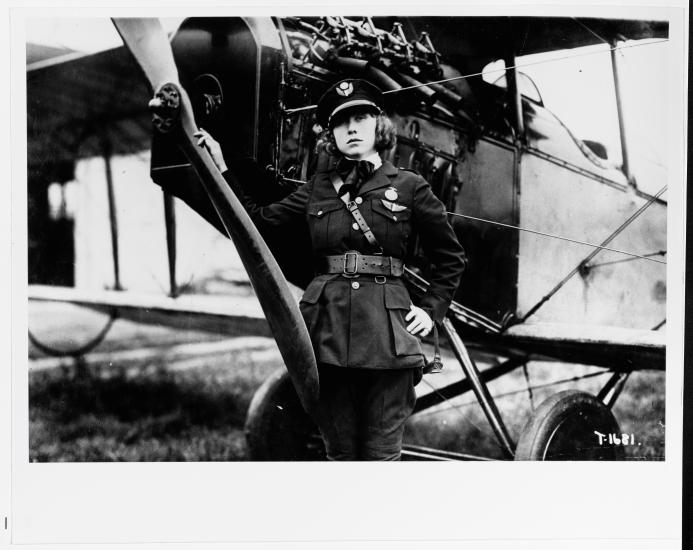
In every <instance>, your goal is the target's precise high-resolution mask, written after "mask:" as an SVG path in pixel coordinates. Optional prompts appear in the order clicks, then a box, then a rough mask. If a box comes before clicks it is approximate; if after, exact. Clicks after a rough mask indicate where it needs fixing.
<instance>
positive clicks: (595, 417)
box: [515, 390, 625, 460]
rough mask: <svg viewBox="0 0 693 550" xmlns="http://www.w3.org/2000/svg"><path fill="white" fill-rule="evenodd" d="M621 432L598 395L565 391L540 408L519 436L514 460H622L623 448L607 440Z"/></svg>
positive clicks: (623, 456) (623, 455) (545, 402)
mask: <svg viewBox="0 0 693 550" xmlns="http://www.w3.org/2000/svg"><path fill="white" fill-rule="evenodd" d="M595 431H597V432H599V433H601V434H604V435H605V436H606V437H602V438H600V437H599V436H598V435H597V434H595V433H594V432H595ZM620 432H621V430H620V428H619V426H618V422H617V421H616V418H614V415H613V414H612V412H611V410H609V408H608V407H607V406H606V405H604V403H602V402H601V401H600V400H599V399H597V398H596V397H595V396H593V395H591V394H589V393H585V392H581V391H577V390H566V391H562V392H559V393H557V394H555V395H552V396H551V397H549V398H548V399H547V400H546V401H544V402H543V403H542V404H541V405H539V407H537V409H536V411H535V412H534V414H533V415H532V417H531V418H530V419H529V421H528V422H527V424H526V425H525V428H524V430H523V431H522V434H521V435H520V439H519V441H518V443H517V449H516V450H515V460H623V459H624V458H625V453H624V450H623V447H622V446H619V445H614V444H609V443H608V439H607V438H608V435H609V434H620ZM600 440H601V444H600Z"/></svg>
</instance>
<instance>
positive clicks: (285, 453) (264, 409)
mask: <svg viewBox="0 0 693 550" xmlns="http://www.w3.org/2000/svg"><path fill="white" fill-rule="evenodd" d="M245 437H246V442H247V444H248V459H249V460H257V461H283V460H293V461H303V460H325V458H326V455H325V446H324V444H323V442H322V438H321V437H320V432H319V431H318V428H317V426H316V425H315V423H314V422H313V421H312V420H311V418H310V417H309V416H308V415H307V414H306V412H305V411H304V410H303V407H302V406H301V402H300V401H299V399H298V395H297V394H296V390H295V389H294V386H293V384H292V383H291V379H290V378H289V373H288V371H287V370H286V369H285V368H281V369H279V370H277V371H276V372H274V373H273V374H272V375H271V376H270V377H269V378H267V380H265V381H264V382H263V384H262V386H260V387H259V388H258V390H257V391H256V392H255V395H253V399H252V401H251V403H250V407H249V409H248V416H247V418H246V422H245Z"/></svg>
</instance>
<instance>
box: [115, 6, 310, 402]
mask: <svg viewBox="0 0 693 550" xmlns="http://www.w3.org/2000/svg"><path fill="white" fill-rule="evenodd" d="M122 21H123V20H118V22H117V23H116V26H117V27H118V32H119V33H120V34H121V36H122V37H123V41H124V42H125V45H126V46H127V47H128V48H129V49H130V50H131V51H132V52H133V55H134V56H135V59H136V60H137V61H138V63H140V66H141V67H142V69H143V70H144V71H145V73H146V75H147V78H148V79H149V81H150V83H152V86H153V88H154V90H155V91H157V90H158V89H159V87H160V86H161V84H166V85H167V86H169V84H170V83H174V84H176V88H177V94H175V95H177V96H179V97H180V117H179V120H178V123H177V124H176V125H175V127H174V128H173V129H172V130H171V131H172V135H174V136H176V138H177V141H178V144H179V145H180V147H181V149H182V150H183V152H184V153H185V155H186V157H187V158H188V160H189V161H190V163H191V164H192V166H193V168H194V169H195V171H196V172H197V174H198V176H199V178H200V181H201V183H202V185H203V187H204V189H205V191H206V192H207V195H208V196H209V198H210V200H211V202H212V204H213V205H214V208H215V210H216V211H217V214H218V215H219V218H220V219H221V221H222V224H223V225H224V227H225V228H226V231H227V233H228V234H229V237H231V239H232V240H233V242H234V244H235V245H236V249H237V250H238V254H239V256H240V258H241V260H242V261H243V265H244V266H245V268H246V271H247V272H248V277H249V278H250V281H251V283H252V285H253V288H254V289H255V293H256V294H257V297H258V300H259V301H260V305H261V306H262V309H263V312H264V313H265V316H266V317H267V322H268V323H269V325H270V328H271V330H272V334H273V335H274V338H275V340H276V341H277V346H278V347H279V351H280V353H281V355H282V358H283V360H284V363H285V364H286V367H287V369H288V371H289V374H290V376H291V380H292V382H293V383H294V386H295V387H296V391H297V393H298V396H299V398H300V399H301V403H302V404H303V406H304V408H305V409H306V410H307V411H308V412H311V411H312V410H314V406H315V404H316V402H317V398H318V395H319V384H318V370H317V364H316V360H315V354H314V353H313V346H312V344H311V342H310V336H309V334H308V329H307V328H306V325H305V323H304V321H303V317H302V316H301V312H300V311H299V309H298V305H297V304H296V301H295V299H294V297H293V295H292V294H291V291H290V290H289V286H288V283H287V282H286V279H285V278H284V275H283V273H282V272H281V270H280V268H279V265H278V264H277V261H276V260H275V259H274V256H272V254H271V252H270V251H269V248H267V245H266V244H265V242H264V240H263V239H262V237H261V236H260V234H259V233H258V231H257V229H256V227H255V225H254V224H253V222H252V221H251V220H250V218H249V216H248V214H247V213H246V211H245V209H244V208H243V205H241V203H240V201H239V200H238V198H237V197H236V196H235V195H234V193H233V192H232V191H231V189H230V188H229V186H228V185H227V184H226V181H225V180H224V178H223V176H222V175H221V174H220V173H219V170H218V169H217V167H216V165H215V164H214V162H213V161H212V159H211V157H210V156H209V153H208V152H207V150H206V149H204V148H201V147H199V146H198V145H197V141H196V139H195V138H194V136H193V134H194V133H195V132H196V131H197V125H196V124H195V119H194V117H193V111H192V107H191V104H190V100H189V98H188V95H187V93H186V92H185V90H184V89H183V88H182V87H181V86H180V84H177V81H178V78H177V75H176V76H175V79H173V80H169V77H170V76H171V75H172V74H173V72H172V69H171V66H170V64H171V63H172V62H173V54H172V53H171V48H170V45H169V42H168V38H167V37H166V34H165V33H164V32H163V29H162V27H161V25H160V24H159V23H158V21H156V24H152V23H151V21H152V20H144V21H143V22H142V24H139V23H138V22H137V21H138V20H132V19H130V20H125V21H126V23H125V24H124V25H123V24H121V22H122ZM130 33H132V34H130ZM146 33H152V35H153V36H148V37H147V36H145V34H146ZM164 46H165V47H164ZM158 56H161V57H162V59H163V61H162V67H163V68H162V67H159V66H158V64H157V61H158ZM173 69H174V70H175V64H174V65H173ZM154 83H156V84H154ZM169 88H170V86H169Z"/></svg>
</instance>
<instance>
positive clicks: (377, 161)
mask: <svg viewBox="0 0 693 550" xmlns="http://www.w3.org/2000/svg"><path fill="white" fill-rule="evenodd" d="M361 160H367V161H368V162H370V163H371V164H372V165H373V169H374V170H377V169H378V168H380V167H381V166H382V165H383V161H382V159H381V158H380V154H378V153H373V154H372V155H371V156H369V157H366V158H365V159H361Z"/></svg>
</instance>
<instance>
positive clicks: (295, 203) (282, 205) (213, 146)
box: [194, 128, 311, 227]
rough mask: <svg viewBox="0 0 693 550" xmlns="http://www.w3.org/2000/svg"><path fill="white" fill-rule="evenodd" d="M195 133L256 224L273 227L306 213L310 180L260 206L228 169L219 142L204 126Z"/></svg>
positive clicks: (199, 142)
mask: <svg viewBox="0 0 693 550" xmlns="http://www.w3.org/2000/svg"><path fill="white" fill-rule="evenodd" d="M194 135H195V137H196V138H198V141H197V144H198V145H199V146H200V147H206V148H207V151H209V154H210V156H211V157H212V160H213V161H214V164H216V166H217V168H218V169H219V171H220V172H221V175H222V176H224V179H225V180H226V182H227V183H228V184H229V186H230V187H231V189H232V190H233V192H234V193H235V194H236V196H237V197H238V200H240V201H241V204H243V207H244V208H245V210H246V212H248V215H249V216H250V218H251V219H252V220H253V222H254V223H255V225H256V226H258V227H260V226H267V227H272V226H277V225H282V224H284V223H287V222H289V221H292V220H295V219H297V218H300V217H302V216H304V215H305V212H306V204H307V203H308V198H309V196H310V187H311V183H310V182H309V183H305V184H304V185H302V186H301V187H299V188H298V189H296V190H295V191H294V192H293V193H291V194H290V195H288V196H286V197H284V198H283V199H282V200H280V201H277V202H275V203H272V204H268V205H267V206H258V205H257V204H255V203H254V202H253V201H252V199H250V197H248V196H247V195H246V194H245V193H244V192H243V187H242V186H241V184H240V182H239V181H238V177H237V175H236V174H234V171H233V170H229V169H228V167H227V165H226V161H225V159H224V155H223V153H222V151H221V146H220V145H219V142H217V141H216V140H215V139H214V138H213V137H212V136H211V135H210V134H209V133H208V132H206V131H205V130H203V129H202V128H200V129H199V130H198V131H197V132H195V134H194Z"/></svg>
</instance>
